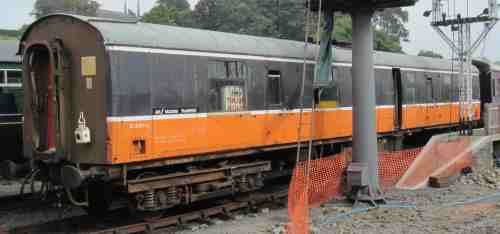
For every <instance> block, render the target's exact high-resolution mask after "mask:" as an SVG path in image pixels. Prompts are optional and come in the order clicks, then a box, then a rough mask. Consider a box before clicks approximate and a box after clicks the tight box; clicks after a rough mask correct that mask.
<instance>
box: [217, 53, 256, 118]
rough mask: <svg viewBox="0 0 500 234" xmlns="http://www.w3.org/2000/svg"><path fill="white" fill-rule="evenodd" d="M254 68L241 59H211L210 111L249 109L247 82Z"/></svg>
mask: <svg viewBox="0 0 500 234" xmlns="http://www.w3.org/2000/svg"><path fill="white" fill-rule="evenodd" d="M252 74H253V71H252V69H250V68H249V66H247V64H246V63H243V62H239V61H210V62H209V63H208V76H209V82H210V90H209V99H210V100H209V103H210V105H209V106H210V108H209V109H210V111H223V112H238V111H244V110H247V87H246V86H247V82H248V80H249V78H250V77H251V76H252Z"/></svg>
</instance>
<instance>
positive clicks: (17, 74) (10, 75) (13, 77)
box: [7, 71, 23, 86]
mask: <svg viewBox="0 0 500 234" xmlns="http://www.w3.org/2000/svg"><path fill="white" fill-rule="evenodd" d="M22 77H23V75H22V72H21V71H7V84H10V85H12V86H15V85H21V83H22Z"/></svg>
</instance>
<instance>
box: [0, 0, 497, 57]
mask: <svg viewBox="0 0 500 234" xmlns="http://www.w3.org/2000/svg"><path fill="white" fill-rule="evenodd" d="M4 1H6V0H4ZM97 1H98V2H99V3H100V4H101V7H102V8H103V9H108V10H115V11H122V10H123V5H124V1H125V0H97ZM140 1H141V6H142V11H143V12H146V11H148V10H149V9H151V8H152V7H153V6H154V4H155V2H156V0H140ZM188 1H189V2H190V3H191V4H192V5H194V4H196V2H197V1H198V0H188ZM262 1H271V0H262ZM445 1H446V0H445ZM34 2H35V0H15V1H10V3H9V8H10V9H9V10H7V11H4V12H3V13H2V14H0V28H1V29H18V28H20V27H21V25H23V24H28V23H30V22H32V21H33V18H32V17H31V16H30V12H31V11H32V10H33V4H34ZM450 2H451V0H450ZM456 2H462V3H464V2H466V1H460V0H459V1H456ZM473 2H474V4H473V6H471V7H470V12H471V15H475V14H479V13H480V12H482V9H484V8H485V7H486V6H487V0H475V1H473ZM128 4H129V8H131V9H134V10H135V8H136V7H135V6H136V4H137V0H128ZM431 4H432V0H419V1H418V2H417V4H416V5H415V6H413V7H409V8H407V10H408V12H409V15H410V20H409V22H408V24H407V28H408V29H409V30H410V38H409V39H410V42H408V43H403V50H404V51H405V52H406V53H408V54H413V55H415V54H417V53H418V52H419V51H420V50H421V49H425V50H432V51H434V52H437V53H440V54H443V55H445V56H446V57H450V52H451V49H450V48H449V47H448V46H447V45H446V43H445V42H444V41H443V39H441V38H440V37H439V35H438V34H437V33H436V32H435V31H434V30H433V29H432V27H431V26H430V25H429V23H430V18H425V17H423V15H422V14H423V12H424V11H426V10H430V9H431ZM456 9H458V11H459V12H462V14H463V15H466V10H465V9H466V6H465V5H457V6H456ZM482 28H483V26H482V24H476V25H475V26H474V27H473V33H472V37H473V39H474V38H476V37H477V36H478V35H479V32H480V31H481V30H482ZM499 42H500V24H498V25H497V26H496V27H495V28H494V29H493V31H492V32H491V33H490V35H489V37H488V38H487V40H486V43H485V44H486V49H485V50H484V54H482V53H481V52H482V51H483V46H481V47H479V49H478V52H477V53H476V54H475V55H476V56H486V57H487V58H489V59H491V60H494V61H500V43H499Z"/></svg>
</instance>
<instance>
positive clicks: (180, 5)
mask: <svg viewBox="0 0 500 234" xmlns="http://www.w3.org/2000/svg"><path fill="white" fill-rule="evenodd" d="M142 20H143V21H144V22H148V23H153V24H167V25H178V26H184V27H192V26H193V20H192V12H191V9H190V8H189V3H188V2H187V1H186V0H158V1H157V2H156V5H155V6H154V7H153V8H152V9H151V10H150V11H149V12H148V13H146V14H144V16H143V17H142Z"/></svg>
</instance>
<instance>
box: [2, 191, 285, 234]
mask: <svg viewBox="0 0 500 234" xmlns="http://www.w3.org/2000/svg"><path fill="white" fill-rule="evenodd" d="M287 188H288V186H284V185H281V186H277V187H273V188H268V189H263V190H261V191H258V192H253V193H249V194H242V195H237V196H235V197H233V198H230V199H229V198H225V200H220V199H218V200H213V201H209V202H203V203H200V204H194V205H193V206H190V207H188V208H186V207H184V208H178V209H177V210H175V209H172V210H169V211H167V212H166V213H155V214H152V213H148V214H147V215H146V214H141V215H130V214H129V213H128V212H127V209H117V210H115V211H112V212H110V213H109V214H107V215H106V217H100V218H97V217H90V216H77V217H71V218H68V219H63V220H57V221H52V222H49V223H44V224H36V225H30V226H26V227H19V228H15V229H13V230H10V231H9V233H12V234H19V233H56V232H57V233H61V232H62V233H90V234H116V233H120V234H132V233H156V232H160V231H162V230H165V229H167V228H171V227H173V226H177V225H183V224H186V223H189V222H193V221H198V220H199V221H203V220H208V219H209V218H212V217H216V216H228V217H231V213H233V212H235V211H238V210H242V209H250V208H252V207H256V206H257V205H259V204H263V203H266V202H279V201H282V200H283V199H284V198H286V197H287V195H288V189H287Z"/></svg>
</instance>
